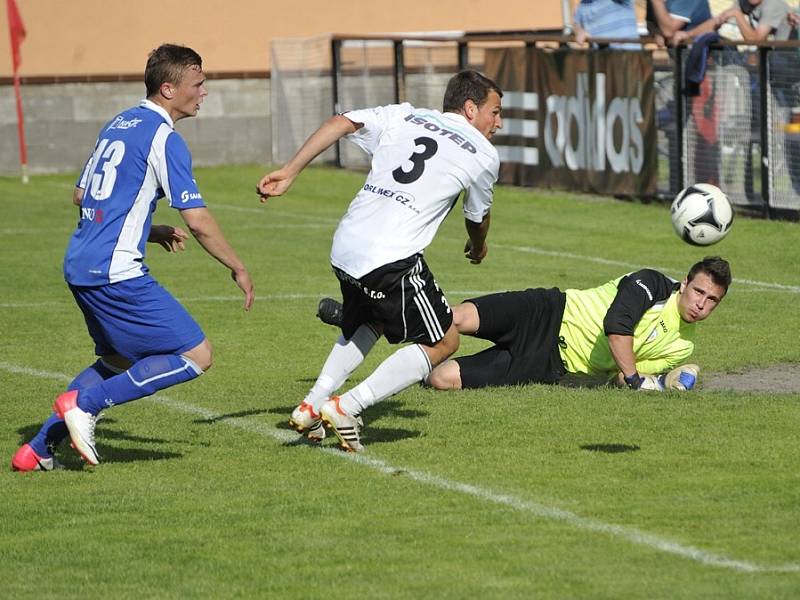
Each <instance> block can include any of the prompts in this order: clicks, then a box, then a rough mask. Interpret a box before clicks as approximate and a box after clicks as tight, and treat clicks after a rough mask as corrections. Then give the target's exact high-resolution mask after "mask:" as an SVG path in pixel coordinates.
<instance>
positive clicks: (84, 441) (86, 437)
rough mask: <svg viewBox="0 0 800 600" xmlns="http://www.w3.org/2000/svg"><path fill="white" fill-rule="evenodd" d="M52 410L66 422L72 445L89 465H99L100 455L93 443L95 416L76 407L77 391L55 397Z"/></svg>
mask: <svg viewBox="0 0 800 600" xmlns="http://www.w3.org/2000/svg"><path fill="white" fill-rule="evenodd" d="M53 410H54V411H55V412H56V414H57V415H58V417H59V418H60V419H64V422H65V423H66V424H67V429H68V430H69V437H70V439H71V440H72V447H73V448H75V450H76V451H77V452H78V454H80V455H81V457H82V458H83V460H85V461H86V462H88V463H89V464H90V465H99V464H100V455H99V454H98V453H97V448H96V447H95V444H94V427H95V425H96V424H97V417H96V416H95V415H90V414H89V413H88V412H86V411H84V410H81V409H80V408H79V407H78V391H77V390H72V391H69V392H64V393H63V394H61V395H60V396H59V397H58V398H56V402H55V404H53Z"/></svg>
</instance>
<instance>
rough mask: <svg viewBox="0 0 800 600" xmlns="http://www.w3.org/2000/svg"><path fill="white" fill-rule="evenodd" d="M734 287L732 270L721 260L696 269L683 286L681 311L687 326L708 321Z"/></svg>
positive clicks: (714, 259)
mask: <svg viewBox="0 0 800 600" xmlns="http://www.w3.org/2000/svg"><path fill="white" fill-rule="evenodd" d="M730 284H731V267H730V265H729V264H728V261H727V260H724V259H722V258H720V257H719V256H707V257H706V258H704V259H703V260H701V261H700V262H697V263H695V264H694V265H692V268H691V269H689V273H688V274H687V275H686V279H684V280H683V281H682V282H681V289H680V297H679V298H678V311H679V312H680V314H681V318H682V319H683V320H684V321H686V322H687V323H695V322H697V321H702V320H703V319H706V318H708V316H709V315H710V314H711V313H712V312H713V311H714V309H715V308H716V307H717V306H718V305H719V303H720V302H722V299H723V298H724V297H725V294H727V293H728V286H730Z"/></svg>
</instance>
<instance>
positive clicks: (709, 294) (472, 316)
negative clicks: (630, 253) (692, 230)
mask: <svg viewBox="0 0 800 600" xmlns="http://www.w3.org/2000/svg"><path fill="white" fill-rule="evenodd" d="M730 283H731V272H730V265H729V264H728V262H727V261H725V260H723V259H721V258H719V257H707V258H705V259H703V260H702V261H700V262H698V263H696V264H695V265H693V266H692V268H691V269H690V270H689V272H688V274H687V275H686V278H685V279H684V280H683V281H675V280H673V279H670V278H669V277H667V276H666V275H664V274H662V273H659V272H658V271H655V270H652V269H642V270H641V271H636V272H633V273H629V274H627V275H624V276H622V277H618V278H617V279H614V280H612V281H609V282H608V283H606V284H604V285H601V286H600V287H596V288H592V289H587V290H572V289H569V290H566V291H564V292H562V291H561V290H559V289H557V288H552V289H543V288H539V289H528V290H525V291H518V292H504V293H498V294H490V295H488V296H482V297H480V298H473V299H470V300H466V301H465V302H463V303H462V304H459V305H458V306H455V307H454V308H453V322H454V323H455V325H456V327H457V328H458V331H459V333H461V334H464V335H471V336H474V337H477V338H481V339H485V340H488V341H491V342H493V343H494V345H493V346H491V347H489V348H487V349H485V350H483V351H481V352H478V353H477V354H473V355H470V356H462V357H458V358H454V359H451V360H448V361H446V362H444V363H442V364H440V365H439V366H437V367H436V368H435V369H434V370H433V372H432V373H431V374H430V376H429V378H428V383H429V384H430V385H431V386H432V387H434V388H436V389H442V390H447V389H462V388H465V389H466V388H479V387H485V386H490V385H518V384H524V383H557V382H558V381H559V380H560V379H561V378H562V377H563V376H564V375H565V374H566V373H575V374H587V375H608V376H609V377H616V379H617V381H618V382H619V383H620V384H625V385H627V386H628V387H630V388H631V389H644V390H657V391H661V390H663V389H665V387H667V388H672V389H691V388H692V387H693V386H694V384H695V381H696V377H697V372H698V368H697V367H696V366H694V365H684V363H685V361H686V360H687V359H688V358H689V356H691V354H692V352H693V351H694V335H695V327H696V323H697V322H698V321H702V320H703V319H705V318H707V317H708V316H709V315H710V314H711V313H712V312H713V311H714V309H716V307H717V306H718V305H719V303H720V302H721V301H722V298H723V297H724V296H725V294H726V293H727V291H728V286H729V285H730ZM668 372H669V374H668V375H666V374H667V373H668ZM660 374H665V375H662V376H659V375H660Z"/></svg>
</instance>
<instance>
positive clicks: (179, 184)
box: [64, 100, 205, 287]
mask: <svg viewBox="0 0 800 600" xmlns="http://www.w3.org/2000/svg"><path fill="white" fill-rule="evenodd" d="M76 185H77V187H79V188H82V189H83V190H84V195H83V200H82V202H81V218H80V222H79V224H78V228H77V229H76V231H75V233H74V234H73V235H72V238H71V239H70V242H69V246H68V247H67V252H66V255H65V257H64V277H65V278H66V280H67V282H69V283H71V284H72V285H77V286H88V287H92V286H99V285H106V284H109V283H116V282H118V281H124V280H126V279H133V278H134V277H140V276H142V275H144V274H145V273H147V272H148V269H147V266H146V265H145V264H144V263H143V259H144V254H145V244H146V242H147V238H148V236H149V235H150V228H151V226H152V215H153V212H154V211H155V209H156V203H157V201H158V200H159V199H160V198H164V197H166V198H167V199H168V200H169V203H170V206H173V207H174V208H178V209H187V208H198V207H203V206H205V203H204V202H203V198H202V196H201V195H200V192H199V190H198V189H197V184H196V183H195V181H194V178H193V176H192V157H191V155H190V154H189V149H188V148H187V146H186V143H185V142H184V141H183V138H181V136H180V135H179V134H178V133H176V132H175V130H174V129H173V123H172V119H171V118H170V116H169V114H168V113H167V112H166V111H165V110H164V109H163V108H161V107H160V106H158V105H156V104H154V103H153V102H151V101H149V100H143V101H142V102H141V104H140V105H139V106H137V107H134V108H130V109H128V110H126V111H124V112H122V113H120V114H119V115H117V116H116V117H114V118H113V119H112V120H111V121H109V122H108V123H107V124H106V125H105V126H104V127H103V129H102V130H101V132H100V135H99V136H98V139H97V143H96V145H95V150H94V153H93V154H92V156H91V157H90V158H89V160H88V162H87V164H86V167H85V168H84V170H83V171H82V173H81V175H80V177H79V178H78V182H77V184H76Z"/></svg>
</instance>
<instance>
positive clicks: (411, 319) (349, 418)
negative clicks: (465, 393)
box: [257, 71, 502, 452]
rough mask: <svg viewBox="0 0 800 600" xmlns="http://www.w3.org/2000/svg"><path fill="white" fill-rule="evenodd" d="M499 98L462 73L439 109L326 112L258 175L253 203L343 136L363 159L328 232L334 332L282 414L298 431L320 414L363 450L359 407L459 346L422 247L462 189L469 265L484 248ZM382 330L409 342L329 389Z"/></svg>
mask: <svg viewBox="0 0 800 600" xmlns="http://www.w3.org/2000/svg"><path fill="white" fill-rule="evenodd" d="M501 97H502V92H501V90H500V89H499V88H498V86H497V85H496V84H495V83H494V82H493V81H491V80H489V79H488V78H486V77H484V76H483V75H481V74H480V73H478V72H476V71H462V72H460V73H458V74H457V75H455V76H454V77H453V78H452V79H451V80H450V82H449V83H448V85H447V89H446V91H445V95H444V102H443V105H444V106H443V112H439V111H436V110H429V109H418V108H414V107H413V106H411V105H410V104H407V103H405V104H400V105H391V106H381V107H377V108H372V109H366V110H353V111H350V112H346V113H344V114H342V115H336V116H334V117H331V118H330V119H328V120H327V121H326V122H325V123H324V124H323V125H322V126H321V127H320V128H319V129H318V130H317V131H316V132H315V133H313V134H312V135H311V137H309V139H308V140H306V142H305V144H303V146H302V147H301V148H300V150H298V151H297V154H295V156H294V157H293V158H292V159H291V160H290V161H289V162H288V163H287V164H286V165H285V166H284V167H283V168H282V169H279V170H278V171H275V172H272V173H269V174H267V175H265V176H264V177H263V178H262V179H261V181H260V182H259V183H258V186H257V191H258V193H259V194H260V195H261V197H262V202H263V201H265V200H266V199H267V198H270V197H272V196H279V195H281V194H283V193H285V192H286V191H287V190H288V189H289V187H290V186H291V184H292V182H293V181H294V179H295V178H296V177H297V175H298V174H299V173H300V172H301V171H302V170H303V168H304V167H305V166H306V165H307V164H308V163H310V162H311V161H312V160H313V159H314V158H315V157H316V156H318V155H319V154H320V153H321V152H323V151H325V150H326V149H327V148H329V147H330V146H331V145H332V144H334V143H335V142H336V141H337V140H339V139H340V138H342V137H345V136H347V138H348V139H349V140H351V141H353V142H354V143H356V144H357V145H358V146H360V147H361V148H362V149H364V150H365V151H366V152H367V153H369V154H370V155H371V157H372V168H371V170H370V172H369V175H367V180H366V182H365V183H364V185H363V187H362V188H361V190H360V191H359V192H358V194H357V195H356V197H355V198H354V199H353V201H352V202H351V203H350V206H349V208H348V209H347V212H346V213H345V215H344V217H343V218H342V220H341V222H340V223H339V226H338V228H337V229H336V233H335V234H334V238H333V247H332V250H331V264H332V266H333V271H334V273H335V274H336V277H337V278H338V279H339V283H340V287H341V290H342V295H343V298H344V303H343V321H342V335H341V336H340V337H339V339H338V340H337V341H336V343H335V344H334V346H333V349H332V350H331V352H330V354H329V356H328V358H327V360H326V362H325V364H324V365H323V367H322V372H321V373H320V375H319V377H318V378H317V381H316V383H315V384H314V386H313V387H312V388H311V390H310V391H309V393H308V394H307V395H306V397H305V398H304V399H303V401H302V402H301V403H300V405H299V406H298V407H297V408H296V409H295V410H294V411H293V412H292V415H291V419H290V421H289V423H290V425H292V427H294V428H295V429H296V430H297V431H299V432H301V433H306V434H307V436H308V438H309V439H311V440H313V441H320V440H321V439H322V438H323V437H324V435H325V429H324V426H323V422H324V423H325V424H327V425H328V427H329V428H330V429H331V430H332V431H333V432H334V433H335V434H336V436H337V437H338V438H339V441H340V444H341V446H342V448H343V449H345V450H348V451H353V452H358V451H360V450H362V445H361V440H360V428H361V419H360V414H361V413H362V411H363V410H364V409H366V408H368V407H369V406H372V405H373V404H375V403H377V402H380V401H381V400H383V399H385V398H387V397H389V396H391V395H392V394H395V393H397V392H399V391H401V390H403V389H405V388H406V387H408V386H409V385H411V384H413V383H416V382H418V381H421V380H423V379H424V378H425V377H426V376H427V375H428V374H429V373H430V372H431V369H432V368H433V367H435V366H436V365H437V364H439V363H441V362H442V361H443V360H445V359H446V358H447V357H448V356H450V355H451V354H452V353H453V352H455V351H456V350H457V349H458V332H457V331H456V329H455V327H454V326H453V316H452V313H451V311H450V307H449V305H448V303H447V300H446V299H445V296H444V294H443V293H442V291H441V290H440V289H439V287H438V285H437V284H436V282H435V280H434V278H433V274H432V273H431V271H430V270H429V269H428V266H427V264H426V263H425V260H424V258H423V256H422V253H423V251H424V250H425V248H426V247H427V246H428V245H429V244H430V243H431V241H432V240H433V237H434V235H435V234H436V231H437V229H438V228H439V225H440V224H441V223H442V221H443V220H444V218H445V217H446V216H447V214H448V213H449V212H450V210H451V209H452V208H453V207H454V206H455V204H456V202H457V200H458V197H459V196H460V195H461V194H462V193H463V206H464V217H465V226H466V230H467V234H468V241H467V246H466V248H465V253H466V257H467V258H468V259H469V260H470V262H472V263H473V264H479V263H480V262H481V261H482V260H483V258H484V257H485V256H486V253H487V246H486V235H487V233H488V230H489V222H490V219H489V209H490V207H491V204H492V192H493V186H494V183H495V182H496V181H497V176H498V169H499V164H500V161H499V158H498V156H497V151H496V150H495V148H494V146H492V145H491V143H490V142H489V140H490V139H491V138H492V136H493V135H494V133H495V131H496V130H497V129H499V128H500V127H501V126H502V120H501V117H500V111H501ZM381 335H384V336H385V337H386V339H387V340H388V341H389V342H390V343H393V344H396V343H401V342H411V345H409V346H405V347H403V348H401V349H399V350H397V351H396V352H395V353H394V354H392V355H391V356H390V357H389V358H387V359H386V360H385V361H383V362H382V363H381V364H380V365H379V366H378V368H377V369H376V370H375V371H374V372H373V373H372V374H371V375H370V376H369V377H367V378H366V379H365V380H364V381H363V382H362V383H361V384H359V385H358V386H356V387H355V388H353V389H351V390H349V391H348V392H347V393H345V394H343V395H341V396H340V397H339V396H332V394H334V393H335V392H336V391H337V390H338V389H339V387H341V386H342V384H343V383H344V382H345V380H346V379H347V377H348V376H349V375H350V373H352V372H353V370H354V369H355V368H356V367H358V365H360V364H361V362H362V361H363V360H364V357H365V356H366V355H367V353H368V352H369V351H370V349H371V348H372V347H373V345H374V344H375V342H376V341H377V340H378V338H379V337H380V336H381Z"/></svg>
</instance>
